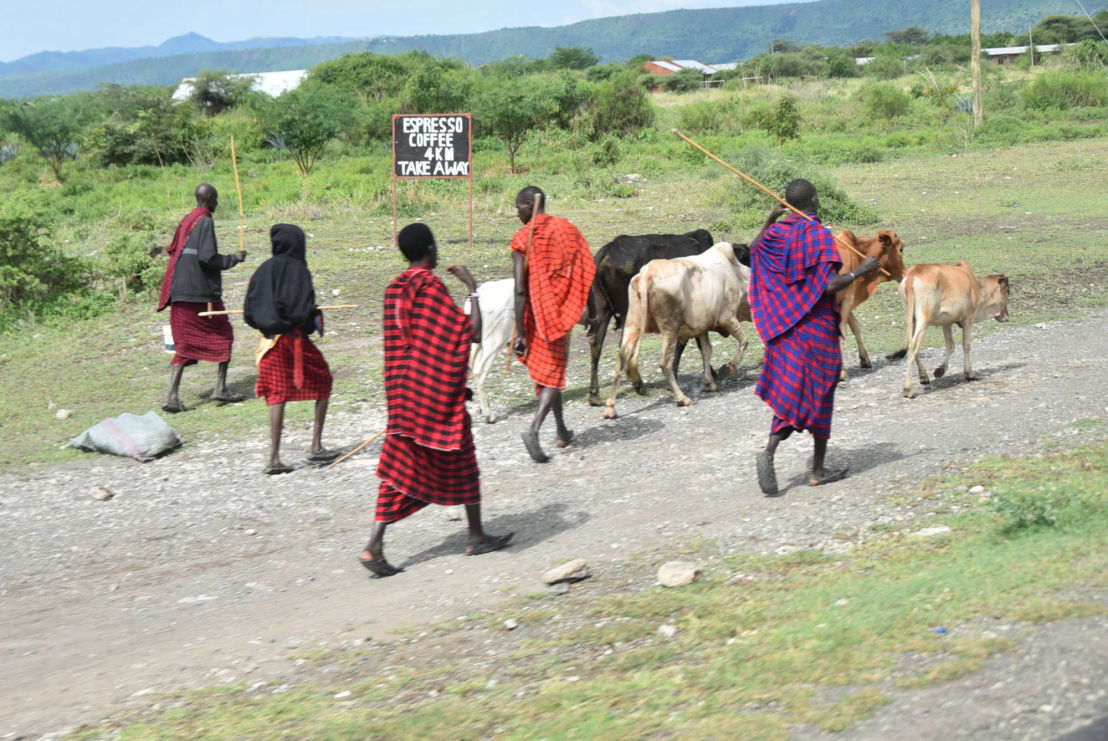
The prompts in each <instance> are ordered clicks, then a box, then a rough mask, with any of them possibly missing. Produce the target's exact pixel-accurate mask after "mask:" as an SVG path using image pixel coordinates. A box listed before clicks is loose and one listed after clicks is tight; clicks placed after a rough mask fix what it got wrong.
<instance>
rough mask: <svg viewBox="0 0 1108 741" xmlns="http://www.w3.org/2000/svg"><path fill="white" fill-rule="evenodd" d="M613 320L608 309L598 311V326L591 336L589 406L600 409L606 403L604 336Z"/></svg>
mask: <svg viewBox="0 0 1108 741" xmlns="http://www.w3.org/2000/svg"><path fill="white" fill-rule="evenodd" d="M611 319H612V312H611V311H610V310H608V309H597V324H596V329H595V331H594V332H593V333H592V334H590V335H589V355H590V358H589V361H590V363H591V368H590V371H589V405H590V406H594V407H598V406H601V405H603V403H604V402H602V401H601V400H600V376H599V375H598V369H599V368H600V353H601V351H602V350H603V349H604V336H605V335H606V334H607V333H608V323H609V322H610V321H611Z"/></svg>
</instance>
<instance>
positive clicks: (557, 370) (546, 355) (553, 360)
mask: <svg viewBox="0 0 1108 741" xmlns="http://www.w3.org/2000/svg"><path fill="white" fill-rule="evenodd" d="M524 325H525V326H524V331H526V332H527V354H526V355H524V356H523V357H522V358H520V362H522V363H523V364H524V365H526V366H527V369H528V370H529V371H530V372H531V380H532V381H534V382H535V393H536V394H538V393H540V392H541V391H542V388H543V387H544V386H547V387H550V388H556V389H564V388H565V387H566V366H567V365H568V364H569V334H566V336H565V337H562V338H561V339H559V340H555V341H554V342H547V341H546V340H544V339H543V338H542V337H540V336H539V333H538V331H537V330H536V329H535V320H534V318H533V317H532V315H531V312H530V310H528V312H527V317H526V319H525V322H524Z"/></svg>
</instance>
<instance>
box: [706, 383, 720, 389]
mask: <svg viewBox="0 0 1108 741" xmlns="http://www.w3.org/2000/svg"><path fill="white" fill-rule="evenodd" d="M704 390H705V391H719V386H717V385H715V384H714V383H706V384H704Z"/></svg>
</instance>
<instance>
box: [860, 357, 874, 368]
mask: <svg viewBox="0 0 1108 741" xmlns="http://www.w3.org/2000/svg"><path fill="white" fill-rule="evenodd" d="M858 366H859V367H861V368H872V367H873V363H871V362H869V358H865V359H864V360H862V361H861V362H859V363H858Z"/></svg>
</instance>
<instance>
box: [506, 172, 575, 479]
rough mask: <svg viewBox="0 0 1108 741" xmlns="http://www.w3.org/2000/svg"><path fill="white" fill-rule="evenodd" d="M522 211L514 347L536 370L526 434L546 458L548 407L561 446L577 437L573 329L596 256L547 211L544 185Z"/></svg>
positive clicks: (516, 241)
mask: <svg viewBox="0 0 1108 741" xmlns="http://www.w3.org/2000/svg"><path fill="white" fill-rule="evenodd" d="M536 204H537V207H536ZM516 211H517V213H518V214H519V220H520V221H522V222H523V223H524V227H523V228H522V229H520V230H519V231H518V232H516V233H515V236H513V237H512V265H513V274H514V276H515V286H516V290H515V316H516V332H515V336H516V343H515V347H514V348H512V349H513V351H514V352H515V354H516V356H517V357H518V358H519V359H520V360H521V361H522V362H523V363H524V365H526V366H527V367H528V369H529V370H530V371H531V380H533V381H534V382H535V393H536V394H538V397H539V403H538V408H537V409H536V410H535V418H534V419H533V420H532V422H531V428H530V429H529V430H528V431H527V432H524V433H522V437H523V444H524V445H525V446H526V447H527V453H528V454H529V455H530V456H531V458H532V460H534V461H536V462H537V463H546V462H547V461H548V460H550V458H549V457H548V456H547V455H546V453H544V452H543V449H542V446H541V445H539V429H540V428H541V427H542V423H543V420H544V419H546V415H547V413H548V412H551V411H553V412H554V422H555V423H556V424H557V428H558V440H557V445H558V447H560V448H564V447H566V446H567V445H569V444H570V442H571V441H572V440H573V432H572V431H571V430H570V429H569V428H567V427H566V425H565V421H564V420H563V419H562V389H564V388H565V387H566V365H567V364H568V361H569V333H570V330H571V329H573V325H574V324H576V323H577V322H578V321H580V319H581V315H582V313H584V311H585V305H586V304H587V303H588V300H589V289H590V288H591V287H592V280H593V277H594V276H595V275H596V261H595V260H594V259H593V256H592V252H590V251H589V243H588V242H586V241H585V237H584V236H583V235H582V234H581V232H580V230H578V228H577V227H575V226H574V225H573V224H571V223H570V222H569V220H568V219H563V218H559V217H557V216H549V215H548V214H547V213H546V195H545V194H544V193H543V192H542V190H540V189H539V188H537V187H535V186H534V185H529V186H527V187H526V188H524V189H523V190H521V191H520V192H519V195H517V196H516Z"/></svg>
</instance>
